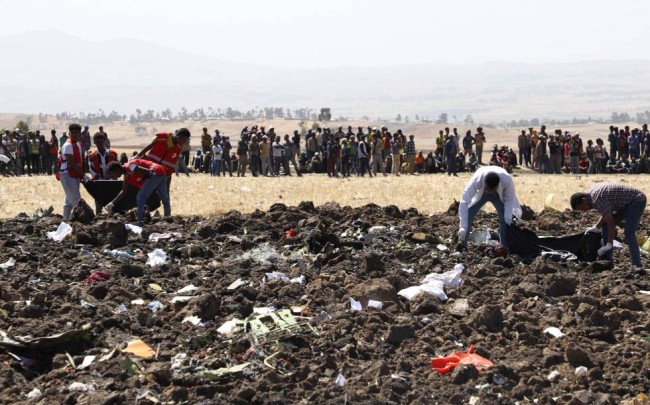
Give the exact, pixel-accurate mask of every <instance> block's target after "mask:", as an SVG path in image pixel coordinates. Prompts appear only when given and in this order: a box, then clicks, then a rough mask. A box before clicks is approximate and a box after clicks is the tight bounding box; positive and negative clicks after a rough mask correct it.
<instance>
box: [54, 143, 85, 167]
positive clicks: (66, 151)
mask: <svg viewBox="0 0 650 405" xmlns="http://www.w3.org/2000/svg"><path fill="white" fill-rule="evenodd" d="M75 146H76V147H77V148H79V155H80V156H81V155H82V150H81V145H80V144H79V142H77V143H76V144H75ZM72 148H73V146H72V144H71V143H70V142H66V143H64V144H63V147H62V148H61V168H60V169H59V171H61V172H67V171H68V159H67V158H66V157H65V155H73V156H74V149H72Z"/></svg>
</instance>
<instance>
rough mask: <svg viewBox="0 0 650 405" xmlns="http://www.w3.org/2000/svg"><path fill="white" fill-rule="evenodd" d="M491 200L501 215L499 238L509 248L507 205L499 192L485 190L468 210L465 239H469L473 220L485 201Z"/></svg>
mask: <svg viewBox="0 0 650 405" xmlns="http://www.w3.org/2000/svg"><path fill="white" fill-rule="evenodd" d="M487 202H491V203H492V205H493V206H494V209H496V211H497V214H498V215H499V239H500V241H501V244H502V245H503V246H505V247H506V249H507V248H508V242H507V240H506V229H507V227H508V225H507V224H506V220H505V215H504V214H505V207H504V205H503V202H502V201H501V198H500V197H499V193H488V192H483V196H482V197H481V199H480V200H478V201H477V202H476V204H474V205H472V206H471V207H469V210H468V211H467V229H466V230H467V233H466V235H465V240H464V242H467V239H468V238H469V233H470V232H471V231H472V222H474V217H475V216H476V214H478V212H479V210H480V209H481V208H482V207H483V206H484V205H485V203H487Z"/></svg>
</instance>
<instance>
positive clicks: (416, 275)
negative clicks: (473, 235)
mask: <svg viewBox="0 0 650 405" xmlns="http://www.w3.org/2000/svg"><path fill="white" fill-rule="evenodd" d="M82 211H88V210H86V209H85V208H84V209H82ZM456 212H457V205H452V206H451V207H450V209H449V211H448V212H445V213H440V214H435V215H432V216H424V215H420V214H419V213H418V212H417V211H416V210H414V209H407V210H404V209H399V208H397V207H395V206H388V207H379V206H377V205H374V204H369V205H367V206H364V207H360V208H350V207H340V206H339V205H337V204H334V203H330V204H325V205H323V206H319V207H316V206H314V204H313V203H311V202H302V203H301V204H300V205H299V206H297V207H290V206H286V205H284V204H274V205H273V206H272V207H270V208H269V209H268V210H267V211H260V210H258V211H255V212H253V213H251V214H246V215H244V214H241V213H239V212H236V211H232V212H229V213H227V214H225V215H222V216H219V217H213V218H198V217H192V218H174V219H173V220H171V221H159V222H154V223H153V224H149V225H147V226H145V229H144V230H143V231H142V233H134V232H129V231H127V229H126V227H125V224H124V222H121V221H119V220H117V217H115V218H107V217H106V216H99V217H98V218H91V217H90V215H84V216H83V218H81V219H79V221H80V222H71V225H72V227H73V231H72V234H71V235H69V236H68V237H67V238H66V239H64V240H63V242H54V241H52V240H50V239H48V238H47V236H46V234H47V232H51V231H54V230H56V229H57V227H58V225H59V223H60V222H61V219H60V217H52V216H50V217H45V218H42V219H40V220H36V221H33V220H32V219H31V218H28V217H27V216H21V217H18V218H15V219H12V220H8V221H3V222H2V226H1V227H0V246H2V248H1V249H0V276H1V279H0V280H1V281H0V342H2V343H0V362H2V364H3V365H4V366H3V367H2V368H0V402H2V403H15V402H21V401H25V402H28V401H33V402H40V403H70V404H73V403H105V404H110V403H134V402H136V403H156V401H160V402H166V403H179V402H186V403H206V404H207V403H300V402H314V403H346V402H350V403H445V404H446V403H457V404H462V403H477V402H476V401H480V402H478V403H514V402H519V403H528V402H531V403H532V402H533V401H536V402H537V403H554V402H556V403H619V402H620V401H621V400H622V399H623V398H626V397H631V396H635V395H637V394H638V393H641V392H645V393H648V392H650V371H649V370H650V355H649V352H650V341H649V340H650V339H649V336H650V295H648V293H647V291H650V278H648V276H647V275H645V274H640V273H638V272H636V271H635V270H633V269H632V268H631V267H630V266H629V265H628V264H627V263H628V262H629V256H628V253H627V248H626V247H624V248H622V249H617V250H616V253H615V254H616V258H617V263H616V264H615V265H613V266H612V265H611V263H608V262H595V263H573V262H569V263H562V262H551V261H545V260H544V259H542V258H537V259H535V260H531V261H522V260H521V259H519V258H518V257H515V256H511V257H508V258H506V259H504V258H493V257H492V256H493V249H490V247H489V246H487V245H480V246H478V245H475V244H473V243H471V244H470V246H469V248H468V249H466V250H461V251H456V249H455V244H454V235H455V233H456V230H457V228H458V218H457V215H456ZM525 219H526V221H525V226H526V227H527V228H529V229H535V230H537V232H538V233H542V234H553V235H560V234H570V233H574V232H576V231H577V230H580V229H582V228H586V227H587V226H589V225H591V224H593V223H594V222H595V218H594V216H578V215H576V214H574V213H571V212H568V211H567V212H542V213H537V214H536V213H533V212H532V211H530V210H527V214H526V216H525ZM475 226H476V228H477V229H483V228H485V227H487V228H491V229H492V230H493V231H496V229H497V228H498V223H497V217H496V215H495V214H487V213H484V212H481V213H479V215H477V218H476V222H475ZM479 227H480V228H479ZM641 229H648V223H647V222H646V221H644V222H643V223H642V224H641ZM156 261H157V263H156ZM458 263H463V264H464V265H465V270H464V271H463V272H462V274H461V276H460V278H461V279H462V282H460V283H454V281H453V280H451V281H450V280H448V279H445V278H444V277H442V276H441V277H438V278H439V279H444V280H446V281H445V282H441V283H442V284H443V285H444V284H445V283H447V285H444V286H443V287H442V288H443V289H444V294H446V296H447V297H448V300H441V299H440V298H438V297H437V296H436V295H433V294H429V293H427V292H421V293H420V294H419V295H416V296H415V297H413V298H412V299H410V300H408V299H406V298H405V296H404V293H403V291H404V290H406V289H408V288H410V287H418V286H420V288H424V289H427V288H429V289H431V288H433V287H431V286H433V285H438V284H435V283H434V284H426V283H427V280H428V281H429V282H431V277H429V278H426V279H425V276H427V275H429V274H430V273H438V274H441V273H445V272H447V271H450V270H452V269H454V266H455V265H456V264H458ZM434 278H435V277H434ZM427 286H428V287H427ZM407 291H408V290H407ZM427 291H428V290H427ZM644 291H645V292H644ZM357 305H358V307H357ZM237 320H242V321H243V320H246V322H247V323H246V324H245V325H243V324H239V323H238V321H237ZM230 321H232V322H231V323H227V322H230ZM229 325H231V326H233V325H234V326H233V327H234V328H235V332H234V333H232V334H227V333H225V332H226V329H227V328H226V327H227V326H229ZM237 328H239V329H237ZM549 328H551V329H549ZM553 328H556V329H553ZM46 337H47V339H44V338H46ZM139 340H141V341H142V342H144V343H142V344H141V343H138V341H139ZM127 343H130V344H129V349H128V350H129V351H131V350H132V349H133V348H134V347H135V348H137V350H138V351H141V352H140V356H138V355H135V354H132V353H126V352H123V351H122V350H124V349H125V348H126V347H127ZM471 345H473V346H474V353H476V354H478V355H480V356H483V357H485V358H487V359H489V360H491V361H492V362H493V363H494V366H493V367H491V368H488V369H486V370H483V371H478V370H477V369H476V368H474V367H473V366H462V367H458V368H456V369H455V370H453V371H452V372H450V373H448V374H445V375H440V374H438V372H437V371H435V370H433V369H432V367H431V360H430V359H431V358H432V357H437V356H446V355H448V354H450V353H453V352H467V350H468V349H469V347H470V346H471ZM473 398H474V399H473Z"/></svg>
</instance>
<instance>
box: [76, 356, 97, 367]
mask: <svg viewBox="0 0 650 405" xmlns="http://www.w3.org/2000/svg"><path fill="white" fill-rule="evenodd" d="M96 357H97V356H85V357H84V360H83V361H82V362H81V364H80V365H79V367H77V370H83V369H84V368H86V367H88V366H90V365H91V364H93V361H95V358H96Z"/></svg>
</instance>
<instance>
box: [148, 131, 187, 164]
mask: <svg viewBox="0 0 650 405" xmlns="http://www.w3.org/2000/svg"><path fill="white" fill-rule="evenodd" d="M189 139H190V131H189V130H188V129H187V128H181V129H179V130H178V131H176V133H175V134H169V133H160V134H157V135H156V137H155V138H154V140H153V141H152V142H151V143H150V144H149V145H147V146H146V147H145V148H144V149H142V151H141V152H140V153H138V157H139V158H143V159H146V160H150V161H152V162H154V163H157V164H159V165H161V166H163V168H164V169H165V172H166V173H167V175H168V176H171V175H172V174H174V171H175V170H176V162H178V158H179V157H180V156H181V151H182V148H183V145H185V143H186V142H187V141H189Z"/></svg>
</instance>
